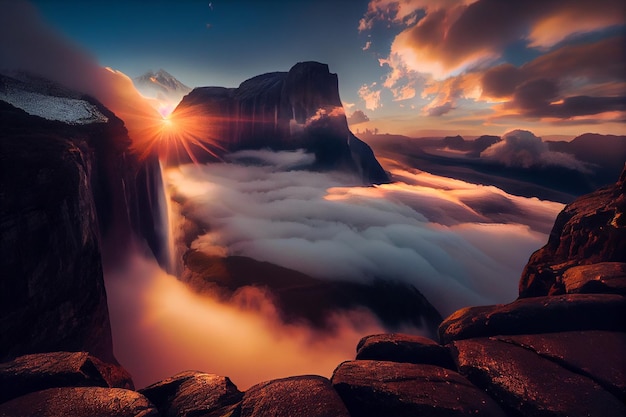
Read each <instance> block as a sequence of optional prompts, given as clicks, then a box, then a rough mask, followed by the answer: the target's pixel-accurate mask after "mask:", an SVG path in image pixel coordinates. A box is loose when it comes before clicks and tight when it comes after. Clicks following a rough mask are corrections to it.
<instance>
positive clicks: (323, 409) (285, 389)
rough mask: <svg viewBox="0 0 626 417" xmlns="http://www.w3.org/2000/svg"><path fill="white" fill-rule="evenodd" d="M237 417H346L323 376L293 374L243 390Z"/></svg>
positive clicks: (344, 407) (344, 408) (346, 414)
mask: <svg viewBox="0 0 626 417" xmlns="http://www.w3.org/2000/svg"><path fill="white" fill-rule="evenodd" d="M239 415H240V416H241V417H261V416H274V417H290V416H309V417H348V416H351V415H352V414H348V411H347V409H346V406H345V405H344V404H343V402H342V401H341V398H339V395H338V394H337V392H336V391H335V390H334V389H333V387H332V386H331V384H330V381H329V380H328V379H327V378H324V377H321V376H315V375H304V376H294V377H290V378H284V379H277V380H273V381H269V382H264V383H261V384H258V385H255V386H253V387H251V388H250V389H249V390H248V391H246V393H245V395H244V397H243V401H242V402H241V409H240V414H239Z"/></svg>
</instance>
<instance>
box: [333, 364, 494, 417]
mask: <svg viewBox="0 0 626 417" xmlns="http://www.w3.org/2000/svg"><path fill="white" fill-rule="evenodd" d="M332 383H333V386H334V387H335V389H336V390H337V392H338V393H339V395H340V396H341V398H342V399H343V401H344V403H345V404H346V406H347V407H348V410H349V411H350V415H351V416H352V417H370V416H371V417H379V416H395V417H404V416H407V417H409V416H416V415H429V416H504V415H505V414H504V413H503V411H502V410H501V409H500V407H499V406H498V405H497V404H496V403H495V402H494V401H493V400H492V399H491V398H489V396H487V395H486V394H485V393H484V392H483V391H481V390H480V389H478V388H476V387H475V386H474V385H472V384H471V383H470V382H469V381H468V380H467V379H466V378H464V377H463V376H461V375H459V374H458V373H456V372H454V371H451V370H449V369H444V368H440V367H437V366H432V365H416V364H409V363H396V362H385V361H366V360H363V361H361V360H358V361H349V362H344V363H342V364H341V365H339V367H338V368H337V369H335V372H334V373H333V377H332Z"/></svg>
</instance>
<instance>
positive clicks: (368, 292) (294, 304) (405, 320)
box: [181, 249, 441, 335]
mask: <svg viewBox="0 0 626 417" xmlns="http://www.w3.org/2000/svg"><path fill="white" fill-rule="evenodd" d="M183 260H184V263H185V267H186V268H185V271H184V272H183V273H182V277H181V280H182V281H184V282H186V283H187V284H189V285H190V286H191V287H192V288H194V289H195V290H196V291H199V292H208V293H210V294H212V295H213V296H215V294H216V293H217V294H220V295H221V296H222V298H223V299H225V300H228V299H229V297H230V296H231V295H232V294H233V293H234V292H235V291H236V290H237V289H238V288H241V287H245V286H256V287H262V288H264V289H267V290H268V291H269V292H271V295H272V300H273V302H274V303H275V305H276V307H277V308H278V310H279V314H280V318H281V319H282V320H284V321H286V322H301V321H303V320H305V321H306V322H307V323H309V324H311V325H313V326H315V327H317V328H332V327H333V326H334V325H335V324H336V323H335V321H333V320H332V319H331V320H329V317H331V318H332V315H333V313H335V312H337V311H350V310H354V309H358V308H363V307H365V308H368V309H369V310H370V311H372V312H373V313H374V314H376V315H377V316H378V318H379V319H380V320H381V321H382V322H383V323H384V324H385V325H386V326H388V327H391V328H394V327H401V326H403V325H410V326H413V327H422V328H424V330H425V331H427V332H429V333H431V334H433V335H434V334H435V332H436V329H437V326H438V325H439V323H441V315H440V314H439V312H437V310H436V309H435V307H433V306H432V304H430V303H429V302H428V300H426V297H424V296H423V295H422V294H421V293H420V292H419V291H418V290H417V289H416V288H415V287H413V286H411V285H408V284H406V283H403V282H399V281H398V282H394V281H389V280H374V281H373V282H372V283H367V284H365V283H358V282H341V281H329V280H324V279H319V278H313V277H311V276H309V275H306V274H303V273H301V272H298V271H295V270H293V269H289V268H284V267H281V266H278V265H274V264H271V263H269V262H262V261H257V260H255V259H252V258H248V257H245V256H227V257H225V258H220V257H216V256H208V255H206V254H204V253H202V252H200V251H197V250H193V249H192V250H188V251H187V252H186V253H185V255H184V256H183Z"/></svg>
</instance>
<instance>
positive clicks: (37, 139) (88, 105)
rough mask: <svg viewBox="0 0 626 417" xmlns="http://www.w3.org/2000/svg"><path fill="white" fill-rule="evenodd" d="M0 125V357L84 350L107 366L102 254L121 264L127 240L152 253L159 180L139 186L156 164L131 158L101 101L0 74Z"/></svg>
mask: <svg viewBox="0 0 626 417" xmlns="http://www.w3.org/2000/svg"><path fill="white" fill-rule="evenodd" d="M33 97H34V98H35V99H33V100H31V99H32V98H33ZM29 98H30V99H29ZM9 103H10V104H9ZM42 103H45V105H42ZM0 125H1V126H2V129H0V160H1V164H0V170H1V171H2V175H1V176H0V200H1V203H2V204H1V205H0V218H1V221H2V223H1V227H2V233H1V235H0V245H1V249H2V250H1V253H2V256H1V257H0V270H2V274H1V279H0V329H1V330H0V340H1V343H0V358H2V359H4V360H6V359H10V358H13V357H15V356H17V355H21V354H24V353H35V352H50V351H56V350H85V351H89V352H91V353H92V354H94V355H96V356H98V357H100V358H101V359H104V360H107V361H114V357H113V353H112V343H111V330H110V324H109V317H108V310H107V304H106V294H105V289H104V282H103V273H102V257H103V255H104V258H105V259H108V260H109V261H112V260H115V261H121V260H123V258H124V257H125V256H126V255H127V253H128V249H129V245H130V242H131V241H132V239H131V235H138V236H143V237H144V238H145V239H146V241H147V242H148V243H149V244H152V246H153V247H155V248H156V249H158V247H159V246H158V245H159V244H160V243H159V242H160V240H159V239H157V237H156V236H155V235H154V230H155V227H154V224H155V223H156V222H157V221H158V219H156V218H155V217H154V216H153V214H152V213H153V211H152V209H151V207H150V202H149V198H148V196H149V195H150V194H151V193H154V191H153V189H155V188H156V187H157V186H158V184H152V185H151V184H145V183H143V182H141V181H138V180H137V178H140V179H141V178H144V177H150V178H153V179H154V178H155V177H154V175H146V172H147V171H148V170H150V169H153V168H152V167H151V165H154V164H155V162H157V161H156V160H154V161H145V162H143V163H139V161H137V159H135V158H134V157H133V156H132V155H130V154H129V153H128V147H129V144H130V140H129V138H128V135H127V133H126V130H125V128H124V126H123V123H122V121H121V120H119V119H118V118H116V117H115V115H113V114H112V113H111V112H110V111H108V110H107V109H106V108H104V107H103V106H102V105H101V104H99V103H97V102H96V101H94V100H93V99H90V98H87V97H81V96H80V95H78V94H76V93H73V92H69V91H66V90H64V89H62V88H61V87H58V86H54V85H53V84H51V83H47V82H45V81H44V80H27V81H20V80H16V79H14V78H11V77H6V76H2V77H0ZM156 169H157V172H159V171H158V165H157V168H156ZM157 179H158V178H157ZM153 182H154V181H153ZM151 188H152V189H151Z"/></svg>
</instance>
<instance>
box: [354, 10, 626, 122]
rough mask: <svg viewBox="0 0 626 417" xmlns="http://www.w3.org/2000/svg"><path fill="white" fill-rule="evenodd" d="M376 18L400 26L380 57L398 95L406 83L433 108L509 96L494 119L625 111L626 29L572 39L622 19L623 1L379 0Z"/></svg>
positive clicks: (441, 110) (371, 19)
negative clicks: (523, 59) (513, 59)
mask: <svg viewBox="0 0 626 417" xmlns="http://www.w3.org/2000/svg"><path fill="white" fill-rule="evenodd" d="M409 16H410V17H411V18H410V19H409V18H408V17H409ZM379 22H386V24H393V25H396V27H398V28H399V29H400V33H398V34H397V35H396V36H395V38H394V39H393V42H392V44H391V48H390V50H389V55H388V56H387V57H386V58H382V59H380V60H379V61H380V63H381V65H386V66H388V67H389V73H388V74H387V75H386V78H385V79H384V82H383V87H384V88H386V89H389V91H391V92H392V93H393V94H394V97H396V98H398V97H400V96H401V94H400V92H401V91H404V90H403V89H404V88H406V87H410V88H411V89H414V90H415V93H416V94H420V93H421V96H422V98H425V99H427V100H429V102H428V104H427V105H426V106H424V107H423V108H422V111H423V112H424V113H425V114H427V115H432V116H440V115H442V114H446V113H447V112H449V111H450V110H453V109H455V108H457V107H458V101H459V100H460V99H462V98H467V99H470V100H473V101H484V102H488V103H498V102H499V103H505V104H507V105H505V106H498V105H495V106H494V107H493V110H494V113H495V114H494V116H493V117H492V118H490V120H491V121H494V120H496V119H497V118H499V117H500V116H504V115H506V116H507V117H517V118H531V119H532V118H551V119H561V120H567V119H571V118H574V117H579V116H585V115H594V114H602V113H606V112H615V111H618V112H624V111H625V109H624V105H623V102H624V99H623V97H625V96H626V83H625V82H624V77H623V74H624V73H626V60H625V59H624V53H623V50H624V45H625V44H626V43H625V40H624V37H623V36H622V35H619V36H614V37H613V38H608V39H607V38H606V35H605V36H596V37H595V38H588V39H590V40H589V41H587V42H586V43H580V42H579V41H577V42H575V43H573V42H572V41H573V40H576V39H577V38H578V39H583V38H582V36H583V35H585V34H589V33H593V32H598V31H601V30H604V29H607V28H610V27H615V26H617V25H624V24H625V23H626V19H625V15H624V8H623V3H622V2H621V1H618V0H600V2H599V3H596V2H594V1H591V0H585V1H577V2H569V1H565V0H549V1H534V0H533V1H526V2H522V1H509V2H497V1H492V0H477V1H467V2H463V1H441V2H437V1H427V0H408V1H391V0H378V1H377V0H374V1H371V2H370V3H369V6H368V10H367V12H366V14H365V15H364V17H363V19H362V21H361V23H362V24H361V30H363V31H369V30H373V28H374V27H375V26H376V24H377V23H379ZM514 51H518V52H520V53H521V52H524V54H528V56H536V58H534V59H532V60H531V61H529V62H527V63H525V64H521V65H520V64H517V66H516V65H513V64H512V63H509V62H506V59H507V58H509V57H510V56H512V54H513V53H514ZM538 52H541V53H543V54H542V55H539V56H537V53H538ZM518 55H519V54H518ZM521 56H523V55H521ZM541 84H543V85H548V84H551V85H549V86H548V87H549V90H546V91H541V90H540V89H539V88H538V87H539V86H540V85H541ZM549 92H551V93H552V96H551V98H550V100H548V98H547V97H546V95H547V93H549ZM623 117H624V114H622V115H621V116H618V117H617V119H616V120H619V119H621V118H623Z"/></svg>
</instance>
